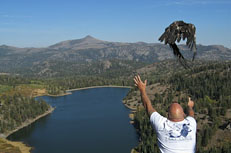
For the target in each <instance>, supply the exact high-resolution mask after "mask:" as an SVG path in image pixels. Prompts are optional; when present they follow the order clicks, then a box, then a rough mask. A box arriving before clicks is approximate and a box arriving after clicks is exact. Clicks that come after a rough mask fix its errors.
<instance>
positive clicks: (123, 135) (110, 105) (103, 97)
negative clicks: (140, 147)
mask: <svg viewBox="0 0 231 153" xmlns="http://www.w3.org/2000/svg"><path fill="white" fill-rule="evenodd" d="M128 91H129V89H128V88H108V87H105V88H93V89H86V90H78V91H74V92H72V94H71V95H66V96H62V97H48V96H43V97H42V98H43V99H44V100H46V101H47V102H48V103H49V104H50V105H52V106H53V107H56V109H55V110H54V112H53V113H52V114H50V115H48V116H46V117H43V118H41V119H39V120H38V121H36V122H35V123H33V124H31V125H29V126H28V127H25V128H23V129H21V130H19V131H17V132H15V133H14V134H12V135H10V136H9V137H8V139H9V140H13V141H23V142H24V143H26V144H28V145H29V146H32V147H33V148H34V149H33V150H32V153H93V152H95V153H109V152H110V153H130V151H131V149H132V148H134V147H135V146H136V145H137V144H138V139H137V134H136V131H135V128H134V127H133V125H131V124H130V123H129V121H130V119H129V117H128V114H129V112H130V110H129V109H127V108H126V107H125V106H124V105H123V103H122V99H123V98H124V97H125V96H126V94H127V93H128Z"/></svg>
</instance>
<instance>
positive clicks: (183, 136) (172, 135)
mask: <svg viewBox="0 0 231 153" xmlns="http://www.w3.org/2000/svg"><path fill="white" fill-rule="evenodd" d="M164 132H165V136H166V137H165V139H166V140H191V139H192V138H191V136H190V135H189V133H190V132H192V129H191V126H190V123H183V124H178V123H170V122H168V121H167V122H165V123H164Z"/></svg>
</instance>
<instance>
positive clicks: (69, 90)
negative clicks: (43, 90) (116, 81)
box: [35, 85, 132, 97]
mask: <svg viewBox="0 0 231 153" xmlns="http://www.w3.org/2000/svg"><path fill="white" fill-rule="evenodd" d="M94 88H129V89H130V88H132V87H131V86H116V85H105V86H90V87H83V88H74V89H68V90H66V92H65V93H62V94H58V95H51V94H43V95H38V96H35V97H39V96H50V97H60V96H66V95H71V94H72V91H78V90H86V89H94Z"/></svg>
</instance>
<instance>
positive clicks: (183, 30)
mask: <svg viewBox="0 0 231 153" xmlns="http://www.w3.org/2000/svg"><path fill="white" fill-rule="evenodd" d="M195 32H196V28H195V26H194V25H193V24H190V23H185V22H184V21H175V22H173V23H172V24H170V25H169V27H167V28H166V29H165V32H164V33H163V34H162V35H161V36H160V38H159V40H160V41H161V42H163V41H164V43H165V44H169V45H170V47H171V48H172V49H173V53H174V55H175V56H177V57H178V58H181V59H183V60H184V57H183V55H182V54H181V53H180V51H179V48H178V47H177V45H176V44H175V42H176V41H177V42H180V40H181V39H182V40H185V39H187V41H186V45H187V46H188V47H189V48H190V50H192V51H193V52H194V54H193V60H194V58H195V55H196V34H195Z"/></svg>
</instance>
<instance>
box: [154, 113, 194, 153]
mask: <svg viewBox="0 0 231 153" xmlns="http://www.w3.org/2000/svg"><path fill="white" fill-rule="evenodd" d="M150 121H151V124H152V126H153V128H154V129H155V130H156V133H157V140H158V146H159V149H160V152H161V153H195V150H196V126H197V123H196V120H195V119H194V118H193V117H191V116H188V117H186V118H185V119H184V120H183V121H180V122H172V121H170V120H168V119H167V118H166V117H163V116H161V115H160V114H159V113H158V112H153V113H152V115H151V116H150Z"/></svg>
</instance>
